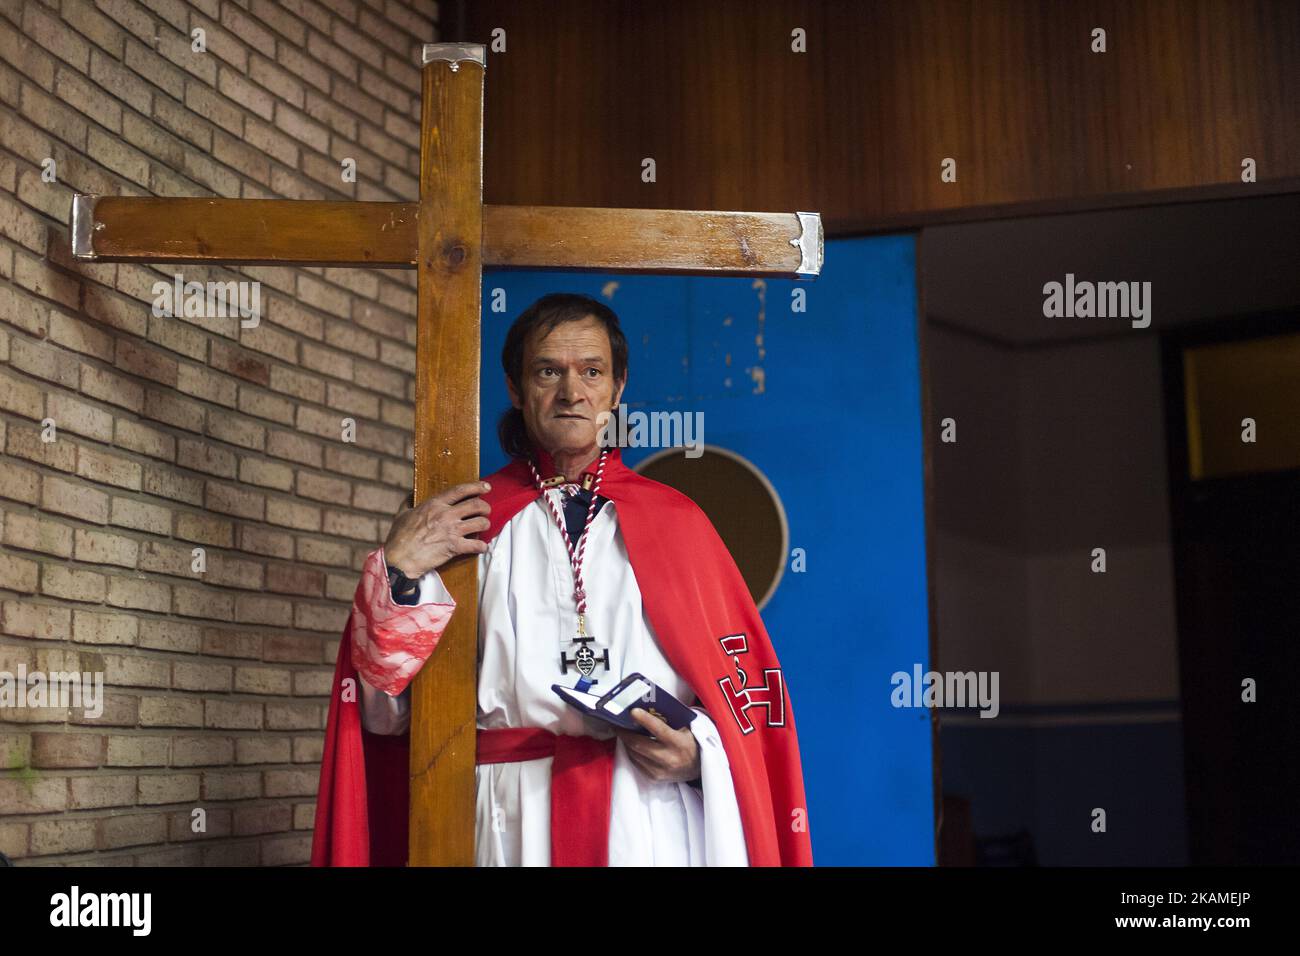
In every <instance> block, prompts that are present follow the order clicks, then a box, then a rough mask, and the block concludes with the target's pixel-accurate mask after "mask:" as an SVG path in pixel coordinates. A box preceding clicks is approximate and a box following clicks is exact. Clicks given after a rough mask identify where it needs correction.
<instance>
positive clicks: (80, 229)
mask: <svg viewBox="0 0 1300 956" xmlns="http://www.w3.org/2000/svg"><path fill="white" fill-rule="evenodd" d="M98 198H99V197H98V196H93V195H88V194H86V193H77V194H76V195H74V196H73V197H72V258H74V259H94V258H95V248H94V245H93V244H92V242H91V233H92V232H93V231H94V229H95V200H96V199H98Z"/></svg>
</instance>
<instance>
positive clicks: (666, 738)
mask: <svg viewBox="0 0 1300 956" xmlns="http://www.w3.org/2000/svg"><path fill="white" fill-rule="evenodd" d="M628 713H630V714H631V716H632V719H633V720H635V721H636V722H637V723H638V724H640V725H641V726H642V727H644V728H645V729H646V730H648V731H650V733H652V734H654V735H655V739H654V740H651V739H650V738H649V737H647V736H645V735H644V734H638V733H637V732H636V731H634V730H623V729H622V728H620V727H615V728H614V733H616V734H618V739H619V740H621V741H623V746H624V747H626V748H627V755H628V757H629V758H630V759H631V761H632V762H633V763H634V764H636V765H637V767H639V768H640V769H641V771H642V772H643V773H645V774H646V776H648V777H650V779H652V780H661V781H672V782H674V783H687V782H689V781H691V780H694V779H695V778H696V777H698V776H699V775H700V747H699V744H697V743H696V742H695V734H693V733H691V728H690V727H683V728H682V729H681V730H673V729H672V728H671V727H669V726H668V725H667V724H666V723H664V722H663V721H662V720H660V719H659V718H658V717H656V716H654V715H653V714H650V713H647V712H646V711H645V709H644V708H641V707H634V708H632V710H630V711H629V712H628Z"/></svg>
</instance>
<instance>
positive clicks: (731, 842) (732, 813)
mask: <svg viewBox="0 0 1300 956" xmlns="http://www.w3.org/2000/svg"><path fill="white" fill-rule="evenodd" d="M694 709H695V711H696V712H698V713H699V716H698V717H696V718H695V719H694V720H692V721H691V725H690V726H691V733H693V734H694V735H695V740H696V742H697V743H698V744H699V746H700V782H701V784H703V792H702V794H701V796H702V797H703V804H704V821H703V827H704V853H703V859H702V860H701V861H700V864H702V865H704V866H748V865H749V854H748V852H747V851H746V849H745V829H744V826H743V824H742V823H741V822H740V805H739V804H738V803H737V802H736V785H735V781H734V780H732V778H731V761H730V760H728V759H727V751H726V749H725V748H724V747H723V745H722V736H721V734H719V733H718V728H717V725H716V724H714V723H713V720H712V719H711V718H710V717H709V715H708V714H706V713H705V712H704V711H703V710H702V709H701V708H699V707H696V708H694ZM678 786H679V787H683V788H685V789H687V790H694V788H693V787H691V786H690V784H685V783H682V784H678ZM682 796H683V799H685V797H686V794H683V795H682ZM692 856H694V853H692ZM691 862H692V863H694V862H695V861H694V860H692V861H691Z"/></svg>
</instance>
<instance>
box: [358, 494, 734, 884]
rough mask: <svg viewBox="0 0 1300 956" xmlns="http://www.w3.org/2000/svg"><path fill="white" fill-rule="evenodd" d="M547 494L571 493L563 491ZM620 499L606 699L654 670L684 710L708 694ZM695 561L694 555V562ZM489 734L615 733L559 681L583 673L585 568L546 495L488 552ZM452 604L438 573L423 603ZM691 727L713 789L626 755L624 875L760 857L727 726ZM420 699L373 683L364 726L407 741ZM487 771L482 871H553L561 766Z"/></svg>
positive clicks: (602, 641)
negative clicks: (566, 694) (666, 777)
mask: <svg viewBox="0 0 1300 956" xmlns="http://www.w3.org/2000/svg"><path fill="white" fill-rule="evenodd" d="M547 494H550V495H554V496H557V497H556V499H555V500H556V503H557V505H558V504H559V503H560V499H559V497H558V496H559V495H560V494H561V493H560V492H559V491H549V492H547ZM615 508H616V506H615V504H614V502H612V501H610V502H606V503H605V505H604V506H603V507H602V508H601V509H600V511H599V513H598V514H597V515H596V517H595V518H594V519H593V520H592V523H591V527H590V529H589V531H588V533H587V546H586V557H585V558H584V560H583V578H584V580H585V582H586V588H587V616H586V624H587V632H588V633H589V634H591V635H593V636H594V637H595V639H596V640H595V645H594V646H593V650H594V651H595V653H596V656H597V657H600V656H601V653H602V651H603V650H605V649H606V648H608V650H609V671H608V672H606V671H605V667H604V665H603V664H598V665H597V667H596V671H595V672H594V673H593V674H592V677H594V678H596V679H597V680H598V681H599V683H597V684H596V685H595V687H593V688H592V689H593V691H596V692H600V691H601V690H603V689H607V688H610V687H613V686H614V684H616V683H617V682H618V681H619V680H620V679H621V678H622V677H624V676H625V675H627V674H630V673H633V672H640V673H641V674H644V675H645V676H646V677H648V678H649V679H650V680H652V681H654V682H655V683H657V684H658V685H659V686H660V687H662V688H663V689H664V690H666V691H668V693H670V694H672V695H673V696H674V697H676V698H677V699H679V700H681V701H683V702H684V703H691V702H693V701H694V700H695V693H694V690H693V689H692V688H691V687H690V686H689V685H688V684H687V683H686V682H685V681H684V680H683V679H682V678H681V677H680V676H679V675H678V674H677V672H676V671H674V670H673V669H672V667H671V666H670V665H669V663H668V661H667V660H666V659H665V657H664V655H663V652H662V650H660V647H659V643H658V641H657V640H656V639H655V635H654V631H653V630H652V629H651V626H650V621H649V619H648V618H647V617H646V614H645V609H644V607H643V606H642V603H641V589H640V588H639V587H638V586H637V582H636V577H635V576H634V575H633V573H632V565H631V563H630V562H629V560H628V556H627V549H626V547H625V546H624V543H623V536H622V534H621V533H620V531H619V527H618V516H617V513H616V510H615ZM683 558H684V559H689V556H686V555H684V556H683ZM478 579H479V629H478V722H477V723H478V727H479V729H492V728H499V727H543V728H545V729H547V730H550V731H552V732H553V733H557V734H573V735H578V734H585V735H587V736H591V737H598V738H605V737H612V736H614V733H613V731H612V730H611V729H610V728H608V727H606V726H605V725H604V724H602V723H601V722H600V721H597V720H594V719H592V718H589V717H585V716H584V715H583V714H582V713H580V712H579V711H577V710H575V709H573V708H572V707H570V706H569V705H567V704H565V703H564V702H563V701H562V700H561V699H560V698H559V697H558V696H557V695H556V694H555V692H554V691H552V690H551V684H554V683H559V684H563V685H565V686H568V687H572V686H573V685H574V683H576V681H577V677H578V675H577V672H576V671H575V670H574V669H573V668H569V669H567V670H566V671H565V672H564V673H563V674H561V671H560V653H561V650H562V649H564V650H566V651H568V653H569V656H570V657H572V646H571V644H570V640H571V638H572V636H573V635H574V634H576V633H577V611H576V609H575V607H574V602H573V572H572V570H571V568H570V565H569V557H568V552H567V550H566V549H565V546H564V541H563V538H562V537H561V536H560V530H559V528H557V527H556V525H555V521H554V518H552V516H551V513H550V511H549V509H548V508H547V507H546V505H545V503H544V502H542V501H541V499H540V498H539V499H538V500H536V501H533V502H531V503H530V504H529V505H527V506H526V507H524V508H523V509H521V510H520V512H519V513H518V514H517V515H515V516H514V517H513V518H512V519H511V520H510V521H509V523H507V524H506V526H505V527H503V528H502V529H501V531H500V532H499V533H498V534H497V535H496V537H495V538H493V539H492V541H491V542H489V545H488V550H487V552H485V553H484V554H481V555H479V556H478ZM429 601H434V602H439V603H449V602H450V595H449V594H448V593H447V591H446V588H445V587H444V585H443V583H442V579H441V578H440V577H439V576H438V574H437V572H434V571H431V572H429V573H428V574H426V575H425V576H424V577H423V578H421V580H420V602H421V603H422V604H423V603H427V602H429ZM695 709H696V710H697V711H698V712H699V716H698V717H696V718H695V720H693V721H692V722H691V725H690V726H691V730H692V732H693V733H694V734H695V739H696V741H697V742H698V744H699V749H700V770H701V774H700V779H701V782H702V784H703V786H702V792H701V790H700V789H696V788H695V787H693V786H691V785H690V784H687V783H669V782H657V781H654V780H651V779H650V778H649V777H648V776H646V774H644V773H643V772H642V771H641V770H640V769H639V768H637V767H636V765H635V764H633V763H632V761H631V760H630V759H629V758H628V755H627V752H626V750H625V749H624V747H623V744H622V742H621V741H620V742H619V743H618V744H617V745H616V748H615V753H614V771H613V784H612V794H611V798H610V804H611V805H610V827H609V863H610V865H611V866H745V865H747V864H748V856H747V854H746V850H745V836H744V831H743V829H742V825H741V821H740V810H739V807H738V806H737V803H736V793H735V786H734V784H733V781H732V778H731V769H730V764H729V762H728V760H727V754H726V751H725V750H724V749H723V745H722V739H721V737H720V736H719V734H718V730H717V727H716V726H715V725H714V723H713V721H712V720H710V719H709V716H708V715H707V714H706V713H704V711H703V710H702V709H701V708H699V707H696V708H695ZM409 718H410V714H409V704H408V703H407V698H406V696H402V697H397V698H394V697H390V696H389V695H387V694H385V693H383V692H382V691H379V690H376V689H374V688H372V687H370V686H369V685H368V684H366V683H365V682H364V681H362V722H363V725H364V726H365V727H366V729H367V730H371V731H372V732H375V733H390V734H391V733H402V732H404V731H405V730H406V729H407V726H408V725H409ZM552 760H553V758H551V757H543V758H540V759H537V760H527V761H520V762H516V763H498V764H481V765H479V766H478V767H477V768H476V770H475V775H476V778H477V796H476V802H477V807H476V841H475V843H476V853H475V862H476V864H477V865H478V866H519V865H523V866H547V865H549V864H550V859H551V829H550V819H551V818H550V807H551V762H552Z"/></svg>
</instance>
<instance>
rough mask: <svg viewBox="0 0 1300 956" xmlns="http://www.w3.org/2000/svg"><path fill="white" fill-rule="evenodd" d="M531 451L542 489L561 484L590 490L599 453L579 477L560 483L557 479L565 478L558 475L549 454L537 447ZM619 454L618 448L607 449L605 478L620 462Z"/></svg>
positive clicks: (594, 479)
mask: <svg viewBox="0 0 1300 956" xmlns="http://www.w3.org/2000/svg"><path fill="white" fill-rule="evenodd" d="M532 449H533V461H534V462H536V464H537V473H538V474H539V475H541V476H542V487H543V488H554V487H557V486H559V485H561V484H576V485H580V486H581V487H582V488H583V489H585V490H588V491H590V490H591V487H592V485H593V484H594V483H595V481H596V466H597V465H598V464H600V454H599V452H598V453H597V455H596V457H595V458H593V459H592V461H591V464H589V465H588V466H587V467H586V468H584V469H583V470H582V474H581V475H578V476H576V477H574V478H573V479H568V480H563V481H561V480H558V479H560V478H561V477H564V478H566V479H567V476H561V475H560V474H559V472H558V470H557V469H556V467H555V460H554V459H553V458H552V457H551V455H550V453H549V452H547V451H546V449H544V448H542V447H540V446H538V445H533V446H532ZM619 452H620V449H618V448H610V449H609V456H608V457H607V458H606V459H605V473H606V477H608V475H609V469H610V468H611V466H616V465H618V464H619V463H621V462H622V456H621V455H620V453H619Z"/></svg>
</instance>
